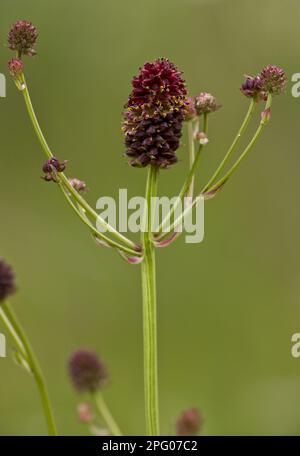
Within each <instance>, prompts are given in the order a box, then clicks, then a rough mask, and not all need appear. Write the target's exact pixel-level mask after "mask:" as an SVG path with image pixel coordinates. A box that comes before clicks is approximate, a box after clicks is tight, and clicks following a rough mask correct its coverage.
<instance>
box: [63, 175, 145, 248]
mask: <svg viewBox="0 0 300 456" xmlns="http://www.w3.org/2000/svg"><path fill="white" fill-rule="evenodd" d="M59 185H60V186H61V189H62V192H63V195H64V197H65V198H66V200H67V202H68V204H69V205H70V206H71V208H72V209H73V210H74V212H75V213H76V214H77V215H78V217H79V218H80V219H81V221H82V222H83V223H84V224H85V225H86V226H87V227H88V228H89V229H90V231H91V233H92V234H93V235H94V236H96V237H98V238H100V239H103V240H104V242H106V244H108V246H110V247H114V248H116V249H118V250H122V252H124V253H126V254H128V255H133V256H141V255H142V253H141V252H137V251H136V250H132V249H130V248H129V247H125V246H123V245H122V244H119V243H118V242H116V241H113V240H112V239H110V238H108V237H107V236H105V235H104V234H103V233H101V232H100V231H98V230H97V229H96V228H95V227H94V226H93V225H92V224H91V222H90V220H89V219H88V218H87V217H85V216H84V215H83V214H82V213H81V212H80V210H79V209H78V207H76V205H75V204H74V203H73V201H72V200H71V198H70V196H69V195H68V193H67V190H66V189H65V187H64V186H63V184H62V183H61V182H59Z"/></svg>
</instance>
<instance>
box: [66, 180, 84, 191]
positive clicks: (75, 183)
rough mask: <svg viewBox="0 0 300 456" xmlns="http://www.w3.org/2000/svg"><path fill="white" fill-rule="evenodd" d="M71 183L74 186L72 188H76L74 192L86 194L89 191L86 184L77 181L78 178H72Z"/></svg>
mask: <svg viewBox="0 0 300 456" xmlns="http://www.w3.org/2000/svg"><path fill="white" fill-rule="evenodd" d="M69 182H70V184H71V185H72V187H73V188H74V190H76V191H77V192H79V193H80V192H84V191H85V190H86V189H87V188H86V183H85V182H83V181H81V180H79V179H77V178H76V177H72V178H70V179H69Z"/></svg>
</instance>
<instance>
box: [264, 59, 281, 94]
mask: <svg viewBox="0 0 300 456" xmlns="http://www.w3.org/2000/svg"><path fill="white" fill-rule="evenodd" d="M260 78H261V81H262V85H263V90H265V91H266V92H269V93H271V94H272V95H279V94H281V93H283V92H284V91H285V88H286V83H287V77H286V74H285V72H284V70H283V69H282V68H279V67H277V66H276V65H268V66H266V67H265V68H263V69H262V71H261V73H260Z"/></svg>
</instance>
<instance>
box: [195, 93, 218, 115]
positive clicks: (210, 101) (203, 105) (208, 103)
mask: <svg viewBox="0 0 300 456" xmlns="http://www.w3.org/2000/svg"><path fill="white" fill-rule="evenodd" d="M220 108H221V104H220V103H219V102H218V101H217V99H216V98H215V97H214V96H213V95H211V94H210V93H207V92H201V93H200V94H199V95H196V96H195V109H196V111H197V115H198V116H201V115H202V114H210V113H211V112H215V111H217V110H218V109H220Z"/></svg>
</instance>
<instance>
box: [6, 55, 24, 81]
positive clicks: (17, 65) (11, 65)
mask: <svg viewBox="0 0 300 456" xmlns="http://www.w3.org/2000/svg"><path fill="white" fill-rule="evenodd" d="M8 69H9V72H10V74H11V75H12V76H13V77H14V78H15V77H17V76H20V74H21V73H23V70H24V63H23V62H22V60H20V59H11V60H10V61H9V62H8Z"/></svg>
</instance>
